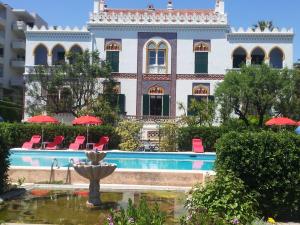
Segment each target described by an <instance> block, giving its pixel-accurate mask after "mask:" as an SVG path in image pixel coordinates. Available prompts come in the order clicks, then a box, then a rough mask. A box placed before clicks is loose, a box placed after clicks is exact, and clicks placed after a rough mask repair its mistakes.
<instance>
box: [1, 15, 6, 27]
mask: <svg viewBox="0 0 300 225" xmlns="http://www.w3.org/2000/svg"><path fill="white" fill-rule="evenodd" d="M5 25H6V19H5V18H3V17H2V16H0V26H3V27H5Z"/></svg>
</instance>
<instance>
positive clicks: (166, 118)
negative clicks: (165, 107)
mask: <svg viewBox="0 0 300 225" xmlns="http://www.w3.org/2000/svg"><path fill="white" fill-rule="evenodd" d="M123 118H124V119H127V120H134V121H143V122H146V123H147V122H148V123H156V124H159V123H166V122H177V121H179V120H180V119H181V118H180V117H171V116H130V115H127V116H123Z"/></svg>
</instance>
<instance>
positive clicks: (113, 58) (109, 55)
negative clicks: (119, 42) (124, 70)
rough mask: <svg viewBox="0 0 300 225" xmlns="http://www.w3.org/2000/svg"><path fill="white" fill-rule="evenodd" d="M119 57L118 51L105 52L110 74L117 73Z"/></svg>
mask: <svg viewBox="0 0 300 225" xmlns="http://www.w3.org/2000/svg"><path fill="white" fill-rule="evenodd" d="M119 55H120V52H118V51H107V52H106V61H108V62H109V63H110V66H111V70H112V72H119Z"/></svg>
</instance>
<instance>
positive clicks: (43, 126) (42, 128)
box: [41, 125, 44, 149]
mask: <svg viewBox="0 0 300 225" xmlns="http://www.w3.org/2000/svg"><path fill="white" fill-rule="evenodd" d="M43 143H44V126H43V125H42V144H41V149H42V148H43Z"/></svg>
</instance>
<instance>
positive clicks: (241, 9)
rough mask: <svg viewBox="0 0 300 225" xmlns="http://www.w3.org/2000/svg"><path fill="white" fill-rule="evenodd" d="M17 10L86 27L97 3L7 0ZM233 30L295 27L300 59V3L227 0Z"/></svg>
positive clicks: (183, 5)
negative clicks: (262, 23) (267, 24)
mask: <svg viewBox="0 0 300 225" xmlns="http://www.w3.org/2000/svg"><path fill="white" fill-rule="evenodd" d="M3 2H4V3H7V4H9V5H11V6H12V7H13V8H22V9H26V10H28V11H30V12H36V13H38V14H39V15H40V16H41V17H43V18H44V19H45V20H46V21H47V22H48V24H49V25H61V26H83V25H85V24H86V22H87V20H88V15H89V12H91V11H92V7H93V0H3ZM106 2H107V5H108V7H110V8H146V6H147V5H148V4H150V3H151V4H154V6H155V7H156V8H166V4H167V0H106ZM214 5H215V0H174V7H175V8H178V9H196V8H199V9H203V8H213V7H214ZM225 7H226V12H227V14H228V17H229V23H230V26H232V27H236V28H238V27H244V28H247V27H249V26H252V25H253V24H255V23H256V22H257V21H258V20H272V21H273V23H274V25H275V26H276V27H279V28H281V27H286V28H291V27H292V28H294V31H295V34H296V35H295V40H294V42H295V48H294V60H295V61H296V60H297V59H300V36H298V35H297V34H298V32H300V0H225Z"/></svg>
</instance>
